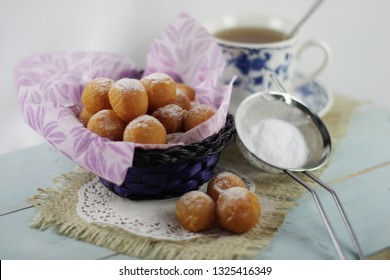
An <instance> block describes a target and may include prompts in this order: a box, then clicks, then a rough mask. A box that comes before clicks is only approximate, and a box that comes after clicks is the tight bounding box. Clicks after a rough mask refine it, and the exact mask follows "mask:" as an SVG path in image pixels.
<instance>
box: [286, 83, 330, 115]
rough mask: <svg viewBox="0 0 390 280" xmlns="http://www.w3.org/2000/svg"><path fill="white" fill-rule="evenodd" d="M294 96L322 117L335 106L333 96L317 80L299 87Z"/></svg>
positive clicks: (294, 91) (293, 92)
mask: <svg viewBox="0 0 390 280" xmlns="http://www.w3.org/2000/svg"><path fill="white" fill-rule="evenodd" d="M292 94H293V95H294V97H295V98H296V99H298V100H299V101H301V102H302V103H303V104H305V105H306V106H307V107H309V109H310V110H311V111H313V112H314V113H316V114H317V115H318V116H320V117H323V116H325V115H326V114H327V113H328V112H329V110H330V108H331V107H332V104H333V97H332V95H331V94H330V93H329V91H328V90H327V89H326V88H325V87H324V86H323V85H322V84H321V83H319V82H318V81H316V80H313V81H310V82H307V83H306V84H303V85H301V86H299V87H298V88H296V89H294V90H293V91H292Z"/></svg>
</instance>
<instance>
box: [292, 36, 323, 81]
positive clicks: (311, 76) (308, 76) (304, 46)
mask: <svg viewBox="0 0 390 280" xmlns="http://www.w3.org/2000/svg"><path fill="white" fill-rule="evenodd" d="M313 47H316V48H319V49H320V50H322V52H323V54H324V56H323V60H322V62H321V64H320V65H319V66H318V67H317V68H315V69H314V70H313V71H311V73H302V74H303V77H302V79H300V80H299V81H297V82H295V83H293V84H292V88H298V87H300V86H302V85H304V84H306V83H308V82H310V81H312V80H314V79H315V78H316V77H317V76H318V75H319V74H320V73H321V72H322V71H324V69H325V68H326V66H327V65H328V62H329V58H330V49H329V47H328V45H327V44H326V43H324V42H322V41H319V40H309V41H306V42H304V43H302V44H301V45H300V46H299V47H298V49H297V51H296V53H295V57H296V59H297V60H298V61H299V60H300V59H301V56H302V54H303V53H304V52H305V51H306V50H307V49H308V48H313Z"/></svg>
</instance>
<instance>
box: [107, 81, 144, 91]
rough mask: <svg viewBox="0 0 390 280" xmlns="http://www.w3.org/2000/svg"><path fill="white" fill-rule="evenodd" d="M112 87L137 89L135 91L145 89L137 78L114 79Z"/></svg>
mask: <svg viewBox="0 0 390 280" xmlns="http://www.w3.org/2000/svg"><path fill="white" fill-rule="evenodd" d="M113 87H115V89H117V90H119V91H127V90H137V91H145V88H144V87H143V86H142V85H141V83H140V81H139V80H137V79H130V78H123V79H120V80H118V81H116V82H115V83H114V84H113Z"/></svg>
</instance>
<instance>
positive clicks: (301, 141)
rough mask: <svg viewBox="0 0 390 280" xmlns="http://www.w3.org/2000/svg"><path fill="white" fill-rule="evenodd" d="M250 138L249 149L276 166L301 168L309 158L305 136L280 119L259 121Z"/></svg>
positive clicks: (248, 140)
mask: <svg viewBox="0 0 390 280" xmlns="http://www.w3.org/2000/svg"><path fill="white" fill-rule="evenodd" d="M248 136H249V137H248V139H247V141H246V142H247V144H248V149H249V150H251V151H252V152H253V153H254V154H255V155H256V156H257V157H259V158H260V159H262V160H264V161H266V162H268V163H270V164H272V165H274V166H277V167H282V168H297V167H301V166H303V165H305V163H306V162H307V159H308V157H309V148H308V147H307V143H306V140H305V138H304V136H303V134H302V133H301V132H300V131H299V129H298V128H296V127H295V126H293V125H292V124H290V123H288V122H285V121H282V120H279V119H266V120H262V121H259V122H258V123H257V124H256V125H255V126H254V127H252V128H251V130H250V132H249V135H248Z"/></svg>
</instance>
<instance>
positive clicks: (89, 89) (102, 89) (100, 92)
mask: <svg viewBox="0 0 390 280" xmlns="http://www.w3.org/2000/svg"><path fill="white" fill-rule="evenodd" d="M113 83H114V81H113V80H111V79H109V78H96V79H94V80H91V81H89V82H88V83H87V84H86V85H85V87H84V90H83V93H82V94H81V103H82V104H83V105H84V107H85V108H86V109H87V110H88V111H89V112H90V113H91V114H95V113H97V112H99V111H101V110H104V109H111V104H110V101H109V99H108V92H109V91H110V89H111V86H112V84H113Z"/></svg>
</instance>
